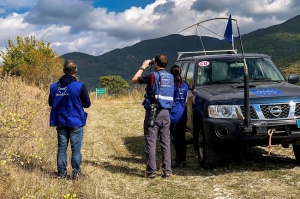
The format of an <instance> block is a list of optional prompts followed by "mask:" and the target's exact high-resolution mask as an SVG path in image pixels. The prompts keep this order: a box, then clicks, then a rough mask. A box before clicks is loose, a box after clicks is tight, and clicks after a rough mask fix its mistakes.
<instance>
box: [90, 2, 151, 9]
mask: <svg viewBox="0 0 300 199" xmlns="http://www.w3.org/2000/svg"><path fill="white" fill-rule="evenodd" d="M154 2H155V1H154V0H96V1H94V6H95V7H105V8H107V11H108V12H111V11H114V12H124V11H125V10H127V9H130V8H131V7H132V6H135V7H142V8H145V6H146V5H148V4H151V3H154Z"/></svg>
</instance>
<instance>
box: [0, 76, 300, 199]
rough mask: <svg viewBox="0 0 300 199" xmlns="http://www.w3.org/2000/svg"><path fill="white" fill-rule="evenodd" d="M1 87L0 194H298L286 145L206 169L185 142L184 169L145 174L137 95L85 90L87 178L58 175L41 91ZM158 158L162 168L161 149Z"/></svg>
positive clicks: (17, 84) (13, 84) (297, 176)
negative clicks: (168, 173) (88, 104)
mask: <svg viewBox="0 0 300 199" xmlns="http://www.w3.org/2000/svg"><path fill="white" fill-rule="evenodd" d="M1 86H2V87H1ZM1 86H0V100H1V101H0V113H1V118H0V119H1V127H0V130H1V133H0V139H1V141H0V149H1V154H0V158H1V160H0V161H1V162H0V163H1V164H0V198H8V199H10V198H14V199H15V198H47V199H48V198H49V199H50V198H55V199H60V198H83V199H86V198H91V199H94V198H104V199H105V198H200V199H201V198H215V199H227V198H272V199H273V198H300V169H299V167H298V166H297V165H296V162H295V159H294V156H293V154H292V149H291V148H288V149H284V148H282V147H281V146H273V147H272V152H271V155H270V156H268V155H267V150H266V148H262V147H255V148H253V149H251V150H250V151H249V157H251V158H250V160H249V161H248V162H247V164H245V163H244V162H243V161H242V159H241V157H240V156H238V155H237V156H231V157H230V158H228V161H227V162H226V164H224V165H222V167H218V168H216V169H214V170H204V169H202V168H200V167H199V165H198V162H197V158H196V153H195V152H194V151H193V148H192V145H188V148H187V153H188V156H187V163H188V167H187V168H184V169H173V174H174V175H173V176H172V177H171V178H167V179H164V178H161V177H156V178H155V179H147V178H145V177H144V174H145V156H144V138H143V130H142V124H143V118H144V110H143V108H142V105H141V102H142V95H141V94H140V93H131V94H129V95H128V96H126V97H118V98H113V97H101V98H98V99H95V97H94V95H93V94H91V98H92V106H91V107H90V108H89V109H86V111H87V112H88V114H89V116H88V122H87V125H86V127H85V135H84V143H83V150H82V152H83V161H82V171H83V173H84V174H85V176H84V178H81V179H79V180H75V181H74V180H70V179H68V178H67V179H58V178H57V177H56V150H57V146H56V145H57V140H56V131H55V128H50V127H49V126H48V119H49V118H48V116H49V107H48V106H47V95H48V94H47V90H46V89H45V90H43V88H41V89H38V88H33V87H28V86H26V85H25V84H23V83H22V82H21V81H19V80H14V81H12V80H7V81H3V82H2V83H1ZM172 152H174V151H173V148H172ZM173 154H174V153H173ZM157 157H158V158H157V165H160V150H159V147H158V148H157ZM68 172H69V173H68V174H70V173H71V168H70V167H68ZM160 172H161V170H159V171H158V173H160Z"/></svg>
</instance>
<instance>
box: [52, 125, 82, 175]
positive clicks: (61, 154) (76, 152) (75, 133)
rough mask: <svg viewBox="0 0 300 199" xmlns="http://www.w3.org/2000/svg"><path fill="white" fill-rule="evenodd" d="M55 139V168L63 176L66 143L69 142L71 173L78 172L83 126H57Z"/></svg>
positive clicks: (65, 168)
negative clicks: (56, 143)
mask: <svg viewBox="0 0 300 199" xmlns="http://www.w3.org/2000/svg"><path fill="white" fill-rule="evenodd" d="M56 130H57V140H58V150H57V169H58V174H59V175H61V176H65V175H66V173H67V148H68V143H69V141H70V143H71V150H72V158H71V165H72V169H73V174H76V173H78V172H80V163H81V158H82V155H81V147H82V139H83V127H76V128H74V127H67V126H57V128H56Z"/></svg>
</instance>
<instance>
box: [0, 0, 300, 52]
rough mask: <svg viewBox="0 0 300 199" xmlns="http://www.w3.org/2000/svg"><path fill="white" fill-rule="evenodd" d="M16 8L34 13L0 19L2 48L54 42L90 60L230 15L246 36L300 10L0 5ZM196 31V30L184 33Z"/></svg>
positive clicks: (225, 5)
mask: <svg viewBox="0 0 300 199" xmlns="http://www.w3.org/2000/svg"><path fill="white" fill-rule="evenodd" d="M25 2H26V3H25ZM12 5H15V6H16V7H19V8H25V7H31V9H30V10H29V11H28V12H26V13H24V14H17V13H11V14H9V15H7V16H6V17H3V18H0V26H1V28H2V30H5V31H1V32H0V49H3V48H4V47H5V46H6V45H7V40H8V38H9V37H10V38H12V39H15V38H16V37H17V36H22V37H26V36H30V35H34V36H36V38H37V39H42V40H43V41H45V42H50V43H51V44H52V46H53V48H54V49H55V50H56V51H57V52H58V53H59V54H64V53H68V52H73V51H78V52H84V53H88V54H92V55H99V54H103V53H105V52H107V51H110V50H113V49H115V48H122V47H125V46H129V45H133V44H134V43H136V42H139V41H141V40H145V39H152V38H157V37H161V36H166V35H169V34H176V33H178V32H179V31H180V30H182V29H184V28H186V27H187V26H190V25H192V24H194V23H195V22H199V21H203V20H206V19H209V18H215V17H228V16H229V15H230V14H231V15H232V17H233V18H235V19H237V20H238V23H239V26H240V30H241V33H242V34H245V33H249V32H251V31H254V30H257V29H259V28H265V27H269V26H272V25H274V24H279V23H282V22H284V21H285V20H287V19H289V18H292V17H294V16H296V15H297V14H299V8H300V3H299V2H298V0H244V1H243V3H241V1H240V0H226V1H219V0H210V1H207V0H170V1H166V0H156V1H155V2H154V3H152V4H149V5H147V6H146V7H145V8H144V9H142V8H137V7H134V6H133V7H131V8H130V9H128V10H126V11H124V12H121V13H115V12H107V9H105V8H93V6H92V4H91V2H87V1H79V0H64V1H61V0H39V1H38V0H33V1H23V0H17V1H10V0H6V1H1V2H0V6H2V7H3V9H7V8H10V7H12ZM70 8H72V9H70ZM0 12H1V10H0ZM194 15H195V19H194ZM226 23H227V22H226V21H213V22H210V23H204V24H203V26H204V27H206V28H208V29H210V30H212V31H214V32H216V33H218V34H220V35H223V34H224V30H225V26H226ZM199 30H200V33H201V35H210V36H213V35H212V33H211V32H209V31H207V30H205V29H203V28H200V27H199ZM195 32H196V31H195V28H194V29H190V30H188V31H185V32H183V33H182V34H185V35H187V34H195ZM235 34H236V33H235ZM214 36H215V35H214ZM235 36H236V35H235Z"/></svg>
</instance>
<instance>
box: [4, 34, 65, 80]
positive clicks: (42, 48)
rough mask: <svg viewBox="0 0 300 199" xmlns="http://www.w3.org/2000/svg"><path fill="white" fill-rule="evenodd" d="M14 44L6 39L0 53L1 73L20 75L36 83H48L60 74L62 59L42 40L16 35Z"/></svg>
mask: <svg viewBox="0 0 300 199" xmlns="http://www.w3.org/2000/svg"><path fill="white" fill-rule="evenodd" d="M16 40H17V43H16V44H14V43H13V41H12V40H11V39H9V40H8V46H7V47H6V50H5V51H2V52H1V53H0V56H1V57H2V59H3V70H2V75H7V74H12V75H17V76H21V77H22V78H23V79H24V80H25V81H26V82H28V83H34V84H36V85H41V84H43V85H48V84H50V83H52V82H53V81H54V80H56V79H58V78H59V77H60V76H61V75H62V62H63V59H62V58H61V57H60V56H58V55H57V54H56V52H55V51H53V50H52V49H51V47H50V43H47V44H45V43H44V42H43V41H42V40H41V41H37V40H36V39H35V37H33V36H30V37H25V38H24V39H23V38H22V37H21V36H18V37H17V39H16Z"/></svg>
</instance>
